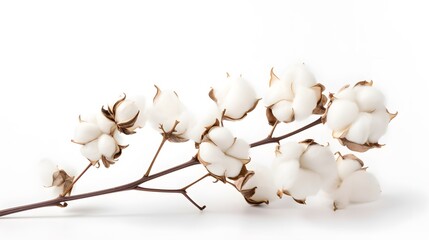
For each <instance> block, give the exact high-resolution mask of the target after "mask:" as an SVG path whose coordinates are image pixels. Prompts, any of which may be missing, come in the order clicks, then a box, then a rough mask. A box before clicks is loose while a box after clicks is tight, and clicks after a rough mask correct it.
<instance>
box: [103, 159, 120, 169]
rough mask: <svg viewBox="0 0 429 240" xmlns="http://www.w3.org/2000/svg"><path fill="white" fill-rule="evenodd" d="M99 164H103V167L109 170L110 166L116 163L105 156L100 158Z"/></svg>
mask: <svg viewBox="0 0 429 240" xmlns="http://www.w3.org/2000/svg"><path fill="white" fill-rule="evenodd" d="M101 162H102V163H103V165H104V167H106V168H109V167H110V165H113V164H115V163H116V162H117V160H115V159H108V158H106V157H105V156H102V157H101Z"/></svg>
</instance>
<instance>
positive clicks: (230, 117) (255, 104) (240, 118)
mask: <svg viewBox="0 0 429 240" xmlns="http://www.w3.org/2000/svg"><path fill="white" fill-rule="evenodd" d="M260 100H261V98H258V99H256V101H255V103H254V104H253V106H252V107H250V108H249V110H247V112H245V113H244V114H243V115H242V116H241V117H235V118H234V117H232V116H230V115H228V114H226V113H225V114H224V115H223V117H222V119H224V120H228V121H239V120H243V118H245V117H246V116H247V114H248V113H250V112H251V111H253V110H255V108H256V106H258V103H259V101H260Z"/></svg>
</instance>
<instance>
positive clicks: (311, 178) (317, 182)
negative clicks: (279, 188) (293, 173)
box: [286, 169, 322, 200]
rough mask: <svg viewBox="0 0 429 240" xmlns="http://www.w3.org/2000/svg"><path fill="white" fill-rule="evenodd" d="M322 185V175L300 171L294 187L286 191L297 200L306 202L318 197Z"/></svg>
mask: <svg viewBox="0 0 429 240" xmlns="http://www.w3.org/2000/svg"><path fill="white" fill-rule="evenodd" d="M321 185H322V179H321V178H320V175H319V174H317V173H314V172H312V171H309V170H305V169H300V170H299V172H298V175H297V178H296V180H295V183H294V185H293V186H292V187H291V188H289V189H286V190H288V192H289V193H290V194H291V196H292V197H293V198H295V199H299V200H304V199H306V198H307V197H308V196H312V195H316V194H317V192H318V191H319V190H320V187H321Z"/></svg>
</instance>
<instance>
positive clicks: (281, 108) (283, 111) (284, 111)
mask: <svg viewBox="0 0 429 240" xmlns="http://www.w3.org/2000/svg"><path fill="white" fill-rule="evenodd" d="M271 110H272V112H273V115H274V117H276V119H277V120H279V121H281V122H291V121H292V119H293V116H294V111H293V109H292V103H291V102H289V101H287V100H282V101H280V102H277V103H276V104H274V105H273V106H272V107H271Z"/></svg>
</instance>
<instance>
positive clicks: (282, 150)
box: [276, 142, 306, 159]
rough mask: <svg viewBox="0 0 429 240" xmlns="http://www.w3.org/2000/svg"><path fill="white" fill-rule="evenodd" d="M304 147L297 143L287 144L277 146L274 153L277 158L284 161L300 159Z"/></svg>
mask: <svg viewBox="0 0 429 240" xmlns="http://www.w3.org/2000/svg"><path fill="white" fill-rule="evenodd" d="M305 148H306V146H305V145H304V144H301V143H297V142H287V143H283V144H282V145H280V146H279V148H278V151H277V152H276V155H277V156H282V157H284V158H285V159H300V158H301V155H302V153H303V152H304V151H305Z"/></svg>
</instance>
